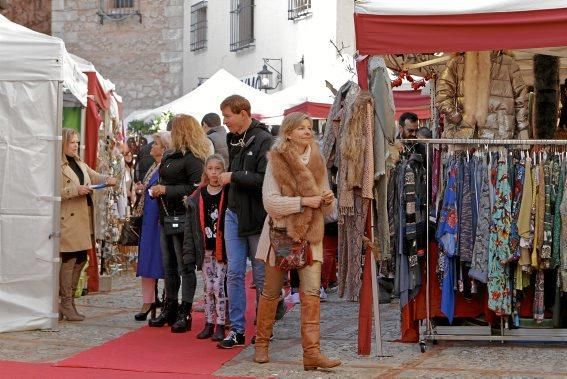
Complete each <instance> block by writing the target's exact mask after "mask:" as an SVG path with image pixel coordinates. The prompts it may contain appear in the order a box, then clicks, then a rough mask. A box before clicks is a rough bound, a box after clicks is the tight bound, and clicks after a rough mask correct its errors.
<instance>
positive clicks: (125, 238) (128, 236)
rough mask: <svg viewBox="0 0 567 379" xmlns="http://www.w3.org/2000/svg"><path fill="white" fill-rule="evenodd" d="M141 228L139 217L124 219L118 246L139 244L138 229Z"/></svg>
mask: <svg viewBox="0 0 567 379" xmlns="http://www.w3.org/2000/svg"><path fill="white" fill-rule="evenodd" d="M141 226H142V218H141V217H139V216H131V217H128V218H127V219H126V222H125V223H124V225H122V230H121V231H120V238H119V239H118V244H119V245H122V246H138V245H139V244H140V229H141Z"/></svg>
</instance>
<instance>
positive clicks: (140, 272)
mask: <svg viewBox="0 0 567 379" xmlns="http://www.w3.org/2000/svg"><path fill="white" fill-rule="evenodd" d="M170 147H171V132H160V133H156V134H154V135H153V144H152V149H151V151H150V154H151V156H152V158H153V159H154V161H155V162H154V164H153V165H152V166H151V167H150V168H149V170H148V171H147V173H146V176H145V177H144V178H143V180H142V183H138V184H137V185H136V193H137V194H138V195H139V196H140V200H139V201H138V204H137V205H136V208H135V210H134V216H137V217H142V227H141V233H140V244H139V247H138V266H137V269H136V276H140V277H141V278H142V299H143V301H144V304H143V305H142V309H141V310H140V312H139V313H137V314H136V315H135V316H134V318H135V319H136V321H145V320H146V319H147V317H148V313H150V312H151V313H152V318H153V317H155V310H156V291H155V287H156V282H157V280H158V279H162V278H163V265H162V254H161V244H160V233H161V230H160V229H161V227H160V225H159V206H160V205H159V203H158V200H157V199H155V198H152V197H151V196H150V195H149V193H148V190H149V189H150V188H151V187H153V186H154V185H156V184H157V183H158V180H159V165H160V162H161V160H162V158H163V154H164V153H165V151H166V150H167V149H169V148H170Z"/></svg>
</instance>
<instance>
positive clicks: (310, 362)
mask: <svg viewBox="0 0 567 379" xmlns="http://www.w3.org/2000/svg"><path fill="white" fill-rule="evenodd" d="M299 297H300V299H301V345H302V346H303V368H304V369H305V371H309V370H316V369H317V368H325V369H327V368H332V367H336V366H339V365H340V364H341V361H339V360H338V359H329V358H327V357H325V356H324V355H323V354H321V350H320V329H319V313H320V302H319V296H311V295H306V294H304V293H300V294H299Z"/></svg>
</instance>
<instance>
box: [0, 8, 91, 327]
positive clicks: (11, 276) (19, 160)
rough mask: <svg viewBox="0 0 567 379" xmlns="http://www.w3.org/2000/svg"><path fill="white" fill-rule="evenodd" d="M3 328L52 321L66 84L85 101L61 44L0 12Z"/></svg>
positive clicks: (83, 85) (81, 78)
mask: <svg viewBox="0 0 567 379" xmlns="http://www.w3.org/2000/svg"><path fill="white" fill-rule="evenodd" d="M0 67H2V69H1V70H0V332H6V331H18V330H28V329H46V328H53V327H55V326H56V324H57V308H58V306H57V302H58V301H57V299H58V293H57V292H58V291H57V288H58V273H59V243H58V238H57V237H58V233H59V202H60V197H59V176H60V174H59V173H60V159H61V143H60V141H61V137H60V136H61V129H60V128H61V118H62V110H63V90H64V89H67V90H68V92H69V94H70V96H72V97H73V99H74V100H76V101H77V102H79V103H83V102H84V103H86V77H85V76H84V75H83V74H82V73H81V72H80V71H79V70H78V69H77V67H76V65H75V64H74V63H73V61H72V60H71V59H70V57H69V55H68V53H67V51H66V50H65V44H64V43H63V41H62V40H60V39H59V38H54V37H50V36H47V35H44V34H41V33H37V32H35V31H32V30H29V29H27V28H25V27H23V26H21V25H18V24H15V23H13V22H11V21H9V20H8V19H6V18H5V17H3V16H1V15H0Z"/></svg>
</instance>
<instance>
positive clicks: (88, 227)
mask: <svg viewBox="0 0 567 379" xmlns="http://www.w3.org/2000/svg"><path fill="white" fill-rule="evenodd" d="M78 151H79V136H78V135H77V132H75V131H74V130H73V129H67V128H63V151H62V155H61V241H60V244H59V252H60V254H61V269H60V271H59V296H60V298H61V302H60V304H59V319H60V320H61V319H63V318H66V319H67V320H69V321H82V320H84V318H85V316H83V315H81V314H79V313H78V312H77V309H76V308H75V303H74V297H73V295H74V293H75V290H76V288H77V284H78V282H79V277H80V275H81V271H82V269H83V266H84V265H85V264H86V263H87V250H89V249H91V248H92V246H93V241H92V234H93V220H92V215H93V212H92V205H93V202H92V199H91V196H90V194H91V192H92V189H91V188H90V187H89V186H90V185H92V184H99V183H106V184H107V185H112V186H113V185H115V184H116V179H114V178H109V177H106V176H104V175H100V174H98V173H96V172H95V171H94V170H92V169H91V168H90V167H89V166H87V165H86V164H85V163H84V162H83V161H81V158H79V155H78Z"/></svg>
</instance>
